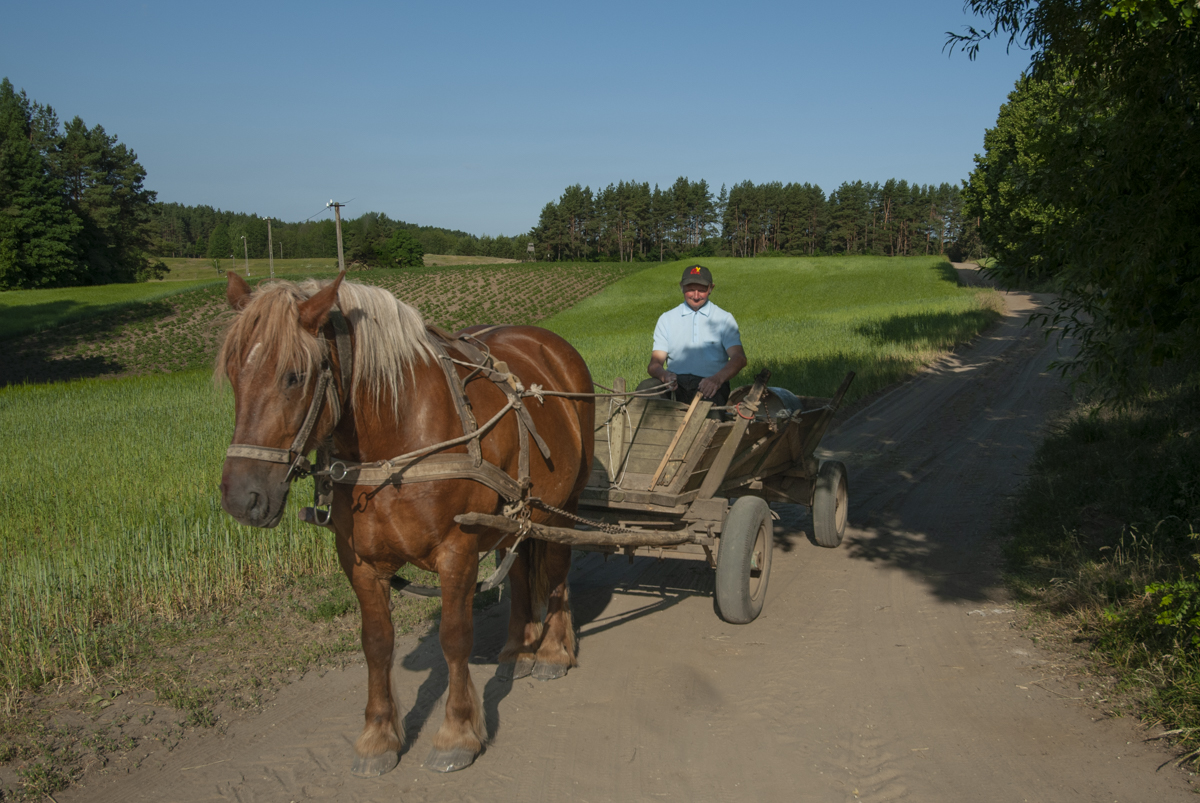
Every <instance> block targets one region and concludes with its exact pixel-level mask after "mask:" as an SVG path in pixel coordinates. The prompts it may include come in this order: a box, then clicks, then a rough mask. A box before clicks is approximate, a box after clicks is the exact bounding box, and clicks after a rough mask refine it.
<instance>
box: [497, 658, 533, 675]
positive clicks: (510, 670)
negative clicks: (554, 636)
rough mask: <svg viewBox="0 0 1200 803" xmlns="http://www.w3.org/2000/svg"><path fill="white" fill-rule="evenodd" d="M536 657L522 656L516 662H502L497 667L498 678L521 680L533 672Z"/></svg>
mask: <svg viewBox="0 0 1200 803" xmlns="http://www.w3.org/2000/svg"><path fill="white" fill-rule="evenodd" d="M533 666H534V659H532V658H521V659H519V660H517V661H515V662H508V663H503V664H500V665H499V666H497V667H496V679H497V680H520V679H521V678H527V677H529V676H530V675H531V674H533Z"/></svg>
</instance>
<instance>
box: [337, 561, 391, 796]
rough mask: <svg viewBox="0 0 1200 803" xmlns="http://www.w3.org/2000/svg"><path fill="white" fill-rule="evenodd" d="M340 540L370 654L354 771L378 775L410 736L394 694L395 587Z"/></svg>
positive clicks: (365, 648) (366, 775) (365, 652)
mask: <svg viewBox="0 0 1200 803" xmlns="http://www.w3.org/2000/svg"><path fill="white" fill-rule="evenodd" d="M338 540H339V544H338V552H339V558H340V559H341V562H342V568H343V570H344V571H345V572H346V575H347V576H348V577H349V578H350V584H351V585H352V586H353V587H354V593H355V595H356V596H357V597H358V605H359V608H360V609H361V610H362V647H363V655H364V656H365V657H366V659H367V710H366V724H365V725H364V726H363V731H362V733H361V734H360V735H359V737H358V741H356V742H355V743H354V764H353V766H352V767H351V770H350V771H351V772H352V773H353V774H354V775H357V776H359V777H360V778H374V777H376V776H378V775H383V774H384V773H385V772H388V771H389V770H391V769H393V768H394V767H395V766H396V764H397V763H399V761H400V748H401V747H403V742H404V740H403V733H404V731H403V730H402V729H401V728H400V722H399V709H398V708H397V707H396V700H395V698H394V697H393V696H392V652H393V648H394V643H395V632H396V631H395V629H394V628H393V626H392V612H391V606H390V602H391V599H390V597H391V587H390V585H389V582H388V578H380V577H379V573H378V572H377V571H376V570H375V568H374V567H373V566H371V565H370V564H367V563H364V562H362V561H361V560H359V559H358V557H357V556H356V555H354V553H353V552H352V551H350V549H349V547H348V546H345V547H344V546H343V545H342V540H341V539H338Z"/></svg>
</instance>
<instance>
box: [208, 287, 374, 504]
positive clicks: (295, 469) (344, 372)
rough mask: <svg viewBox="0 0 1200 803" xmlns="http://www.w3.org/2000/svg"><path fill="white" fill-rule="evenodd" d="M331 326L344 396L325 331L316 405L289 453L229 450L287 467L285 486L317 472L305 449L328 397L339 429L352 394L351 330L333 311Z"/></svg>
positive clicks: (319, 337)
mask: <svg viewBox="0 0 1200 803" xmlns="http://www.w3.org/2000/svg"><path fill="white" fill-rule="evenodd" d="M329 322H330V323H331V324H332V325H333V332H334V341H335V343H336V344H337V350H338V365H339V367H340V368H341V380H342V382H341V385H342V387H341V392H339V391H338V385H337V383H336V382H334V381H333V366H332V364H331V360H330V349H329V341H328V340H326V338H325V332H324V331H323V330H322V331H321V332H319V333H318V334H317V340H318V342H319V343H320V344H321V368H320V374H318V376H317V384H316V389H315V390H314V391H313V398H312V402H311V403H310V404H309V405H308V413H307V415H305V416H304V423H303V424H301V425H300V431H299V432H297V433H296V437H295V438H293V439H292V443H291V445H290V446H289V447H288V448H286V449H277V448H275V447H272V446H255V445H253V444H248V443H235V444H232V445H230V447H229V448H228V449H226V450H225V456H226V457H244V458H248V459H250V460H262V461H265V462H267V463H280V464H284V465H287V466H288V472H287V476H286V477H284V479H283V481H284V482H291V481H292V480H294V479H300V478H303V477H307V476H310V475H311V474H312V473H313V472H314V470H315V469H314V468H313V465H312V464H311V463H310V462H308V457H307V455H308V450H307V449H305V448H304V447H305V445H307V444H308V439H309V437H311V435H312V431H313V428H314V427H315V426H316V425H317V420H318V419H319V418H320V417H321V411H322V410H323V409H324V407H325V397H326V395H332V396H333V405H332V409H333V425H334V426H335V427H336V426H337V424H338V421H339V420H341V416H342V396H343V395H348V394H349V392H350V380H351V378H352V373H351V372H352V370H353V366H352V365H351V361H352V359H353V355H352V352H351V347H350V329H349V327H348V326H347V325H346V318H345V316H343V315H342V313H341V310H338V309H332V310H330V311H329ZM318 462H320V460H318Z"/></svg>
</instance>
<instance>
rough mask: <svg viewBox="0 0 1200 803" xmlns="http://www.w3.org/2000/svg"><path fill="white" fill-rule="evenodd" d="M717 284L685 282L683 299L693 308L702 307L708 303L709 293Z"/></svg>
mask: <svg viewBox="0 0 1200 803" xmlns="http://www.w3.org/2000/svg"><path fill="white" fill-rule="evenodd" d="M713 287H716V285H707V284H685V285H684V286H683V300H684V301H686V302H687V305H688V306H689V307H691V308H692V309H694V310H696V309H700V308H701V307H703V306H704V305H705V304H707V303H708V294H709V293H711V292H712V290H713Z"/></svg>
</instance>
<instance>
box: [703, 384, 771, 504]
mask: <svg viewBox="0 0 1200 803" xmlns="http://www.w3.org/2000/svg"><path fill="white" fill-rule="evenodd" d="M770 379H771V372H770V371H768V370H767V369H766V368H764V369H763V370H762V371H761V372H759V374H758V376H756V377H755V378H754V387H752V388H751V389H750V392H749V393H748V394H746V398H745V399H744V400H743V401H742V402H741V405H740V406H741V407H745V408H746V409H745V411H742V410H740V409H739V411H738V414H737V420H735V421H734V422H733V428H732V429H731V430H730V432H729V435H728V437H726V438H725V442H724V443H722V444H721V448H720V450H719V451H718V452H717V456H716V458H715V459H714V460H713V463H712V465H711V466H710V467H709V469H708V474H706V475H705V477H704V482H703V483H701V484H700V495H699V496H700V498H701V499H706V498H708V497H710V496H715V495H716V493H717V489H718V488H720V487H721V483H722V482H723V481H724V480H725V472H726V471H728V470H729V464H730V463H732V462H733V458H734V455H735V454H736V453H737V452H738V451H739V448H740V447H741V445H742V436H743V435H744V434H745V433H746V428H747V427H748V426H749V424H750V422H751V420H753V418H754V413H755V412H757V411H758V403H759V401H760V400H761V399H762V395H763V391H765V390H766V389H767V382H768V381H770Z"/></svg>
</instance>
